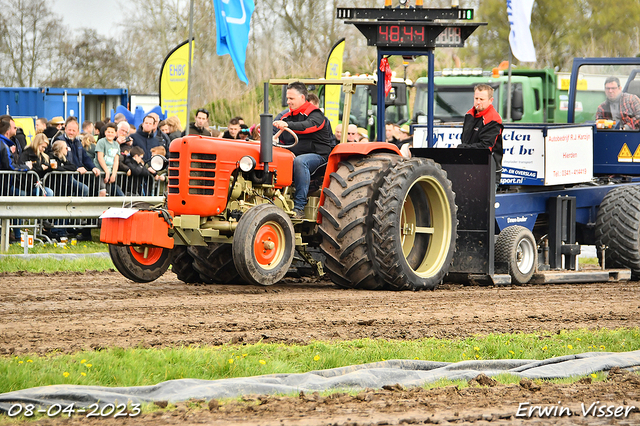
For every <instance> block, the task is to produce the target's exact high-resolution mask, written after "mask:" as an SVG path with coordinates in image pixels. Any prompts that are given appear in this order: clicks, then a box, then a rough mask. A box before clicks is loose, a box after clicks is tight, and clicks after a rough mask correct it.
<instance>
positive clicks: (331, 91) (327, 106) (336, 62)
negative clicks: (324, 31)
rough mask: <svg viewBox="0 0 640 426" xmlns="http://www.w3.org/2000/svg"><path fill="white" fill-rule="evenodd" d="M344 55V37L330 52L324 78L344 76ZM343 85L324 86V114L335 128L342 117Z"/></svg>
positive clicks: (334, 78)
mask: <svg viewBox="0 0 640 426" xmlns="http://www.w3.org/2000/svg"><path fill="white" fill-rule="evenodd" d="M343 55H344V39H342V40H340V41H338V42H337V43H336V44H335V45H334V46H333V48H332V49H331V53H329V58H327V66H326V68H325V72H324V78H326V79H327V80H337V79H339V78H340V77H341V76H342V56H343ZM341 90H342V86H337V85H326V86H324V115H325V116H326V117H327V118H328V119H329V122H330V123H331V128H332V129H334V130H335V128H336V126H337V125H338V121H339V118H340V92H341Z"/></svg>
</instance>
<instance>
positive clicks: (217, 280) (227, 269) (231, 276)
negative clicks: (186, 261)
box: [188, 244, 243, 284]
mask: <svg viewBox="0 0 640 426" xmlns="http://www.w3.org/2000/svg"><path fill="white" fill-rule="evenodd" d="M188 252H189V255H190V256H191V257H192V258H193V269H194V270H195V271H196V272H198V274H199V275H200V280H201V281H202V282H204V283H206V284H243V282H242V279H241V278H240V275H239V274H238V270H237V269H236V266H235V264H234V263H233V255H232V254H231V244H209V245H207V246H191V247H189V248H188Z"/></svg>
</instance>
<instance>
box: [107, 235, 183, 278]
mask: <svg viewBox="0 0 640 426" xmlns="http://www.w3.org/2000/svg"><path fill="white" fill-rule="evenodd" d="M109 255H110V256H111V260H112V261H113V264H114V265H115V267H116V269H118V271H120V273H121V274H122V275H124V276H125V277H126V278H129V279H130V280H132V281H135V282H138V283H148V282H151V281H154V280H157V279H158V278H160V277H161V276H162V274H164V273H165V272H166V271H167V269H168V268H169V265H170V264H171V259H172V253H171V250H169V249H166V248H162V247H148V246H144V247H143V246H119V245H114V244H109Z"/></svg>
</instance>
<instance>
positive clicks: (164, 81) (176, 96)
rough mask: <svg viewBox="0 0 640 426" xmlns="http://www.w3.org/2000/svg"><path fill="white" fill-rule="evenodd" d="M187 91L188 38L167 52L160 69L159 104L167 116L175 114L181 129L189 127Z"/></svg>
mask: <svg viewBox="0 0 640 426" xmlns="http://www.w3.org/2000/svg"><path fill="white" fill-rule="evenodd" d="M191 50H192V53H191V54H192V55H193V46H192V49H191ZM188 91H189V40H187V41H185V42H183V43H181V44H179V45H178V46H176V48H174V49H173V50H172V51H171V52H169V54H168V55H167V57H166V58H165V59H164V63H163V64H162V69H161V70H160V106H161V107H162V111H163V112H164V113H166V114H167V117H171V116H172V115H175V116H177V117H178V118H179V119H180V124H182V128H183V129H186V128H187V127H189V121H188V120H189V112H188V111H187V94H188Z"/></svg>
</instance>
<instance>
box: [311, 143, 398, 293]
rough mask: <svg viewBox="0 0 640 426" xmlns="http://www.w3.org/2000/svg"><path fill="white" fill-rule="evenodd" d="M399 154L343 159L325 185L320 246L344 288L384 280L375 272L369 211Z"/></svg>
mask: <svg viewBox="0 0 640 426" xmlns="http://www.w3.org/2000/svg"><path fill="white" fill-rule="evenodd" d="M399 159H400V157H399V156H397V155H372V156H369V157H352V158H349V159H348V160H346V161H342V162H340V164H339V165H338V169H337V170H336V171H335V172H333V173H331V175H330V181H329V186H328V187H326V188H324V190H323V191H324V195H325V201H324V205H323V206H321V207H320V209H319V211H320V214H321V215H322V223H321V224H320V225H319V228H318V231H319V233H320V235H321V236H322V243H321V244H320V248H321V250H322V253H323V254H324V255H325V263H324V269H325V272H326V273H327V275H328V276H329V278H331V281H333V283H334V284H336V285H338V286H339V287H343V288H362V289H368V290H375V289H379V288H382V287H383V286H384V283H383V282H382V281H381V280H379V279H378V277H377V276H376V275H375V271H374V267H373V255H372V252H371V250H370V245H369V247H368V243H367V241H366V238H367V236H368V235H369V234H370V230H371V218H370V215H369V212H370V210H371V209H372V208H373V198H374V196H375V194H376V193H377V186H379V185H380V181H381V180H382V179H383V177H384V175H385V173H386V171H387V170H388V169H389V166H390V165H391V164H392V163H393V162H395V161H398V160H399Z"/></svg>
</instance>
